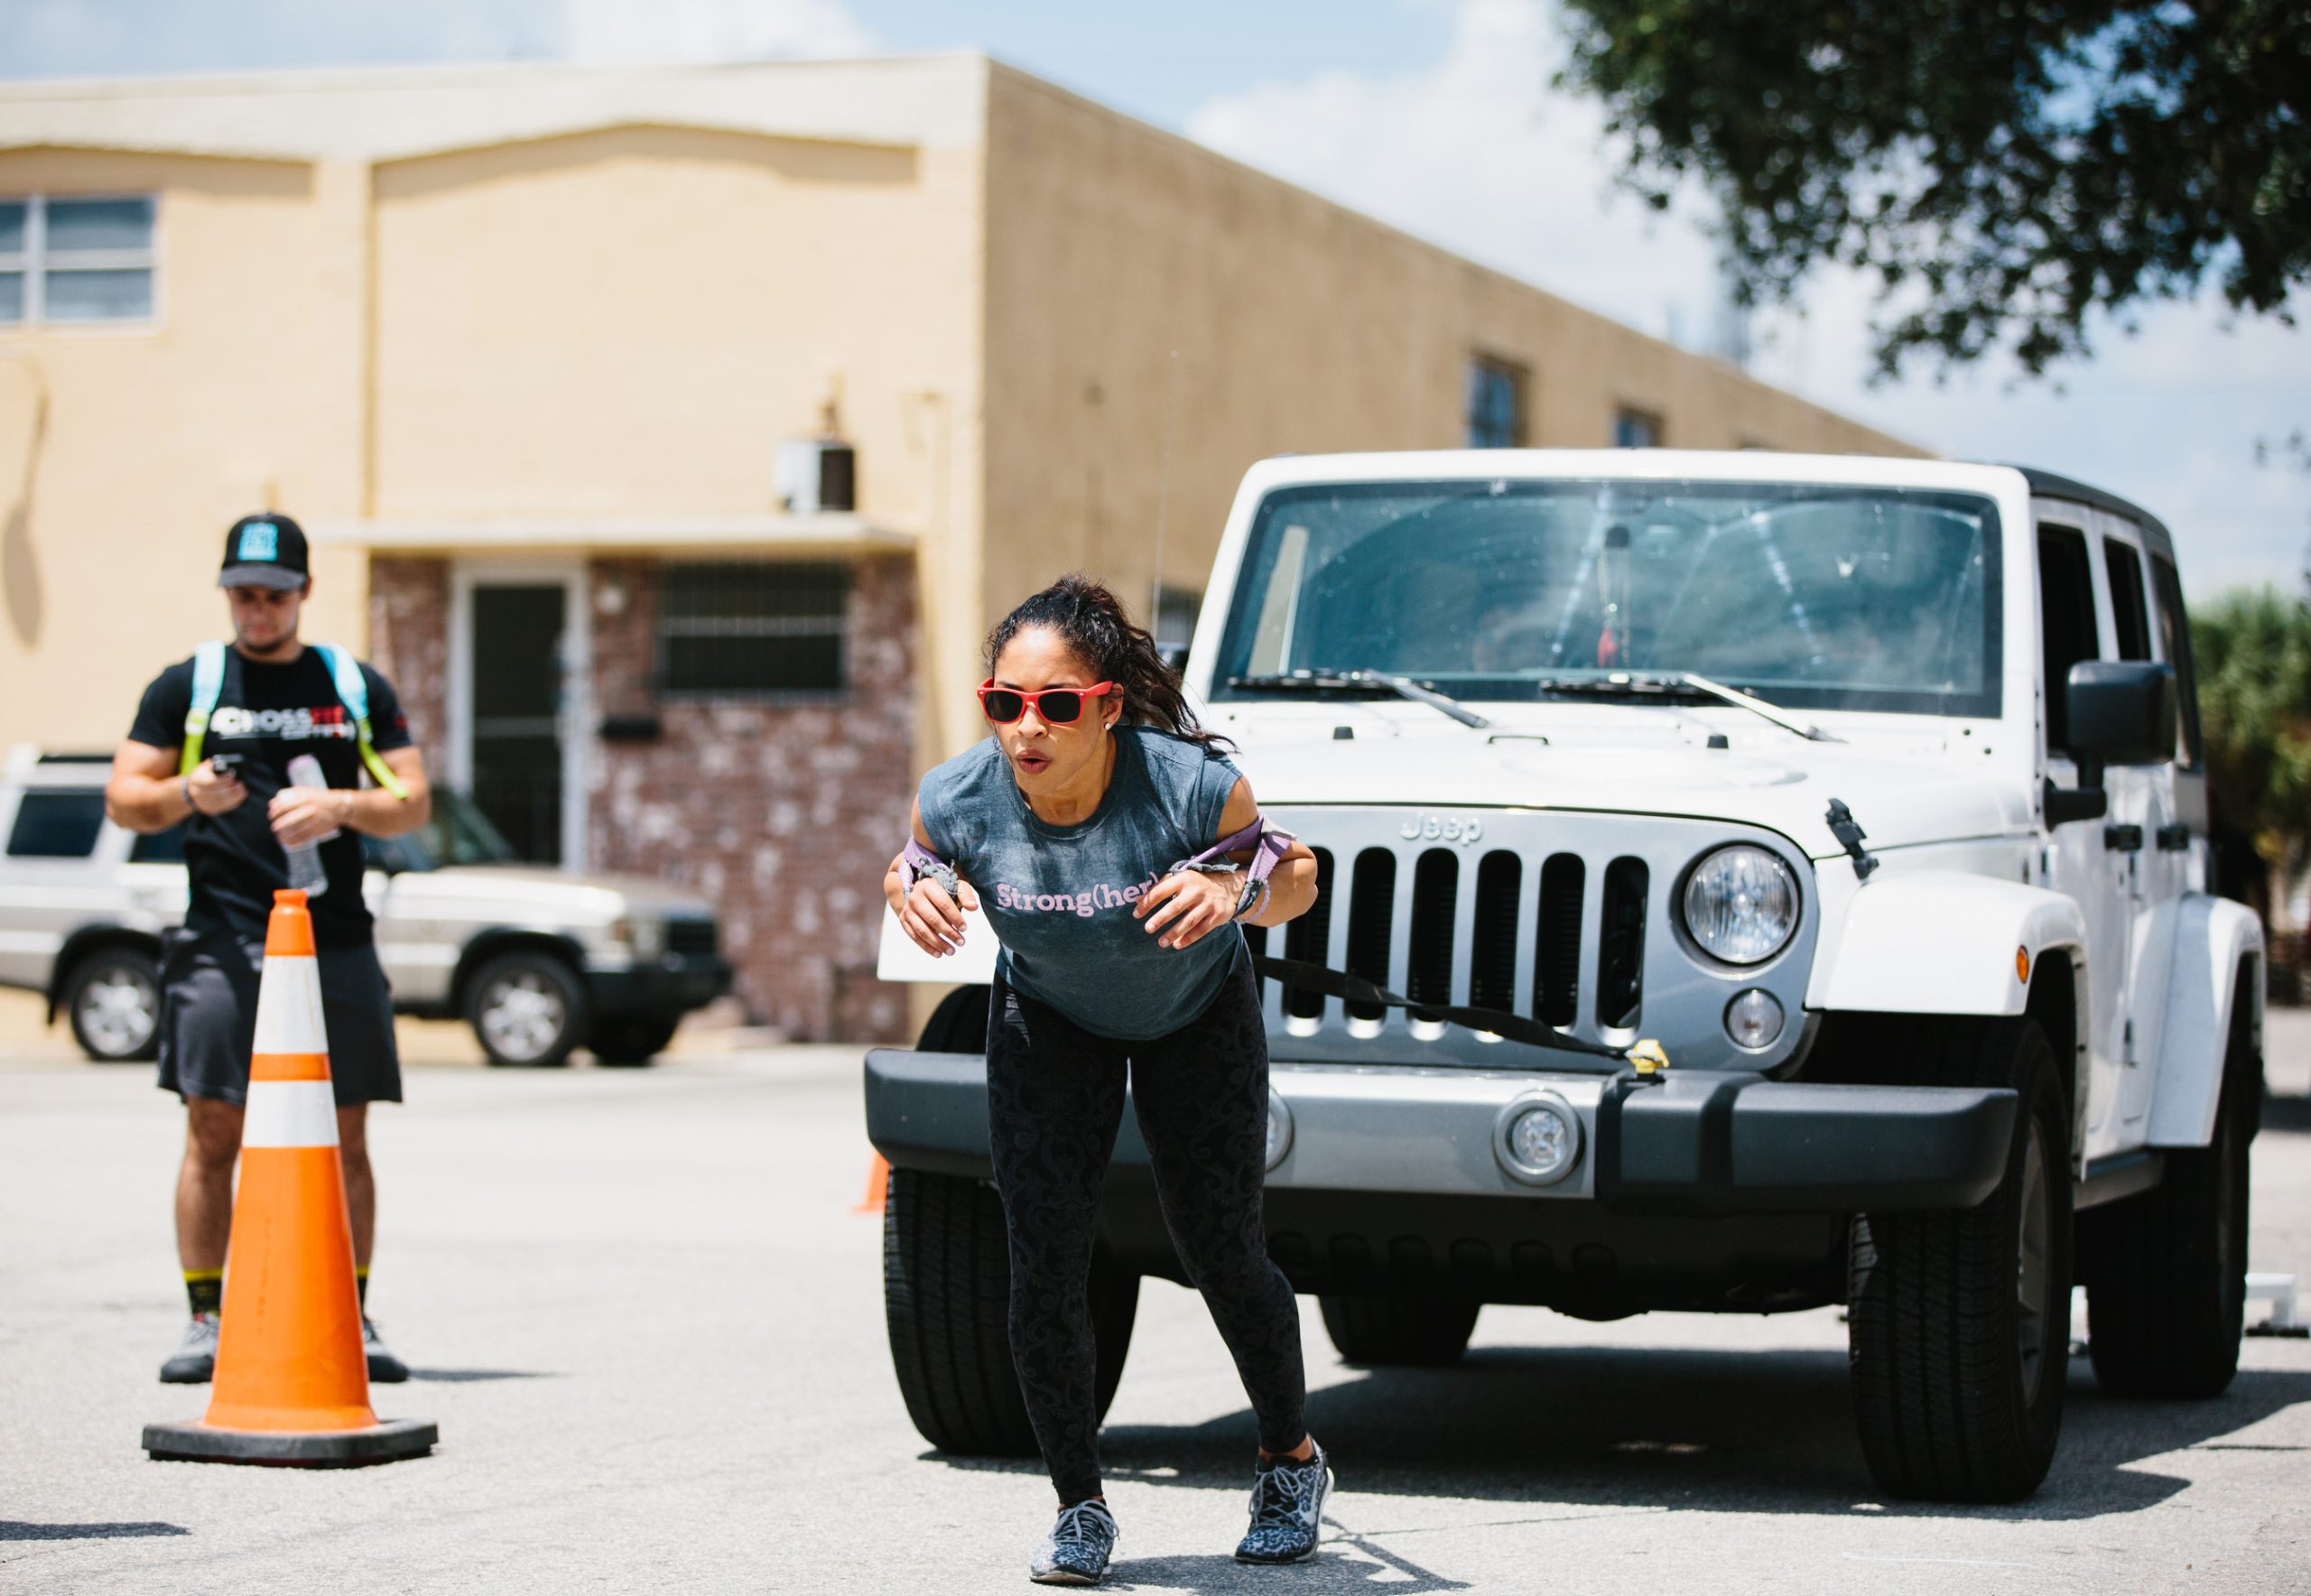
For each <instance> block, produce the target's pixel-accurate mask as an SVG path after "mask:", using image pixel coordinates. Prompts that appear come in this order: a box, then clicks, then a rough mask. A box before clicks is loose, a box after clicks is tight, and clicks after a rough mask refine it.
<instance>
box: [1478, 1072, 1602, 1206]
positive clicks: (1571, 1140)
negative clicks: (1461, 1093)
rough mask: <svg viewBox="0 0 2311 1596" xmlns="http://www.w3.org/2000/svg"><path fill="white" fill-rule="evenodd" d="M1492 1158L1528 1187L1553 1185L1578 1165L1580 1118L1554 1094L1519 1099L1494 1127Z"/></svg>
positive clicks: (1501, 1113)
mask: <svg viewBox="0 0 2311 1596" xmlns="http://www.w3.org/2000/svg"><path fill="white" fill-rule="evenodd" d="M1492 1155H1493V1156H1494V1157H1495V1158H1497V1159H1499V1161H1500V1166H1501V1167H1502V1168H1503V1169H1505V1170H1507V1171H1508V1173H1509V1174H1512V1175H1514V1176H1515V1177H1516V1178H1517V1179H1518V1180H1520V1181H1523V1182H1525V1183H1527V1185H1534V1186H1548V1185H1554V1184H1555V1183H1557V1182H1558V1181H1561V1180H1563V1179H1564V1177H1565V1176H1566V1175H1568V1174H1572V1173H1573V1165H1577V1164H1579V1163H1580V1162H1581V1117H1580V1116H1579V1115H1578V1114H1575V1113H1574V1112H1573V1105H1572V1104H1570V1103H1568V1102H1566V1101H1565V1100H1564V1099H1563V1098H1561V1097H1559V1096H1557V1095H1556V1093H1555V1092H1553V1091H1544V1092H1536V1093H1534V1094H1533V1095H1532V1096H1530V1097H1521V1098H1518V1099H1517V1100H1516V1101H1515V1102H1513V1103H1510V1104H1509V1105H1508V1107H1507V1108H1505V1109H1502V1110H1501V1111H1500V1118H1499V1119H1498V1120H1496V1121H1495V1122H1494V1124H1493V1132H1492Z"/></svg>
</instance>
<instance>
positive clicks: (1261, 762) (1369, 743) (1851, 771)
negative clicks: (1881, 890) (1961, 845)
mask: <svg viewBox="0 0 2311 1596" xmlns="http://www.w3.org/2000/svg"><path fill="white" fill-rule="evenodd" d="M1229 719H1233V720H1234V721H1235V724H1233V725H1225V726H1224V729H1225V730H1226V731H1227V732H1228V734H1229V735H1230V736H1231V737H1234V738H1237V739H1238V740H1239V742H1241V744H1242V745H1243V760H1242V763H1243V764H1244V766H1245V768H1246V770H1247V772H1248V774H1249V775H1250V776H1251V778H1252V784H1253V788H1254V790H1255V791H1256V792H1257V793H1258V796H1259V800H1260V803H1262V805H1263V806H1276V807H1285V806H1290V807H1298V806H1301V805H1309V804H1325V805H1360V806H1367V805H1385V806H1388V807H1404V808H1413V809H1421V810H1427V811H1433V812H1435V813H1436V814H1437V815H1438V816H1439V817H1440V818H1452V816H1453V815H1454V814H1455V813H1457V812H1462V811H1466V810H1471V809H1493V808H1517V809H1558V810H1579V811H1589V812H1608V813H1617V814H1658V815H1675V816H1682V817H1690V818H1700V819H1709V820H1723V821H1734V822H1737V823H1744V824H1750V825H1758V826H1763V827H1766V828H1768V829H1769V830H1775V831H1778V832H1780V833H1781V834H1782V835H1783V836H1785V837H1787V838H1788V839H1790V840H1792V841H1793V842H1795V843H1796V844H1797V845H1798V846H1799V847H1800V848H1802V849H1805V852H1806V854H1807V855H1808V856H1809V857H1811V858H1830V857H1833V856H1834V855H1836V854H1839V853H1841V852H1842V851H1843V850H1842V848H1841V847H1840V845H1839V843H1838V841H1837V840H1836V839H1835V838H1833V836H1832V835H1831V834H1830V830H1829V827H1828V825H1827V824H1826V823H1825V821H1824V814H1825V813H1826V812H1827V810H1828V808H1829V803H1830V800H1831V799H1833V798H1835V799H1839V800H1842V802H1843V803H1845V804H1846V806H1847V807H1848V808H1849V809H1851V810H1852V812H1853V816H1854V819H1855V820H1856V821H1859V822H1860V823H1861V827H1862V829H1863V830H1864V831H1866V832H1867V833H1868V834H1869V838H1868V841H1867V843H1866V844H1865V846H1867V847H1869V848H1871V849H1884V848H1900V847H1904V846H1907V845H1915V844H1919V843H1928V842H1944V841H1951V840H1957V839H1961V838H1969V837H1990V836H1998V835H2001V834H2009V833H2012V832H2014V831H2018V830H2026V829H2028V827H2030V826H2032V825H2034V824H2035V823H2036V821H2035V819H2034V817H2033V815H2032V814H2031V812H2030V810H2029V807H2028V801H2027V795H2026V794H2025V793H2021V792H2018V791H2016V790H2015V786H2014V784H2013V783H2012V782H2011V781H2010V780H2000V779H1997V778H1996V777H1994V776H1992V775H1988V774H1985V775H1973V774H1972V773H1971V772H1969V771H1967V770H1966V769H1965V767H1964V766H1963V765H1962V764H1959V763H1958V762H1957V760H1956V759H1955V758H1954V756H1952V755H1950V754H1947V753H1944V752H1941V751H1939V749H1938V748H1935V749H1928V748H1925V747H1918V746H1917V745H1915V744H1913V745H1911V746H1909V747H1895V748H1891V749H1889V747H1886V746H1885V745H1883V744H1881V743H1878V742H1874V741H1873V742H1868V743H1829V742H1820V743H1816V742H1806V741H1804V740H1801V739H1799V738H1796V737H1790V736H1785V735H1782V734H1779V733H1776V732H1772V731H1769V730H1768V731H1767V732H1766V733H1765V734H1764V735H1762V736H1746V735H1737V736H1736V737H1735V738H1733V739H1732V740H1733V747H1729V748H1710V747H1706V746H1705V744H1704V742H1703V733H1705V731H1706V730H1707V729H1709V728H1688V729H1689V730H1690V731H1691V735H1689V736H1688V735H1667V736H1664V735H1661V734H1659V733H1654V734H1653V735H1649V736H1648V735H1646V734H1645V733H1644V732H1642V731H1638V732H1636V733H1635V734H1633V735H1627V736H1613V737H1609V738H1601V739H1600V738H1594V737H1593V736H1592V737H1591V738H1581V736H1580V734H1579V733H1578V732H1577V731H1576V732H1573V733H1571V734H1570V735H1568V734H1566V733H1565V732H1564V731H1562V730H1560V729H1559V728H1551V729H1550V730H1548V731H1547V732H1545V733H1544V732H1541V731H1538V730H1534V729H1528V728H1524V727H1521V726H1512V725H1509V724H1506V723H1504V724H1502V725H1499V726H1497V727H1495V728H1492V729H1491V730H1490V732H1487V731H1480V730H1473V729H1468V728H1456V727H1453V726H1452V725H1451V724H1449V723H1445V722H1442V721H1440V722H1439V724H1438V726H1437V728H1435V729H1434V731H1432V730H1430V729H1429V728H1425V727H1422V728H1413V727H1409V726H1406V727H1399V728H1397V734H1396V735H1387V734H1384V735H1382V736H1380V737H1369V736H1366V735H1362V731H1363V729H1364V728H1360V736H1359V737H1358V738H1356V739H1355V740H1352V741H1334V740H1331V726H1330V725H1329V724H1326V725H1325V726H1323V727H1322V728H1318V730H1317V731H1316V732H1315V733H1314V735H1311V734H1310V732H1309V731H1308V730H1307V729H1306V728H1303V727H1299V726H1289V725H1275V724H1272V723H1267V722H1266V720H1265V718H1262V719H1259V720H1254V719H1253V718H1251V717H1248V716H1246V717H1240V718H1238V717H1230V718H1229ZM1332 719H1341V718H1340V717H1337V716H1335V717H1332ZM1984 763H1986V764H1987V763H1988V761H1987V760H1985V761H1984Z"/></svg>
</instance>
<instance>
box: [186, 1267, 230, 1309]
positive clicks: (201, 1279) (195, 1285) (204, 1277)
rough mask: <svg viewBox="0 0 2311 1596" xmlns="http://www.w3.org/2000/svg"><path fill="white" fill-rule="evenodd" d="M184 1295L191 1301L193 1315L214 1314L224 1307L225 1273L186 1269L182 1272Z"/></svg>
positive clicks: (219, 1270) (214, 1270) (218, 1270)
mask: <svg viewBox="0 0 2311 1596" xmlns="http://www.w3.org/2000/svg"><path fill="white" fill-rule="evenodd" d="M184 1294H185V1295H186V1296H187V1297H188V1298H190V1300H191V1303H192V1311H193V1312H194V1313H216V1312H217V1311H218V1309H220V1308H222V1307H223V1306H224V1305H225V1271H224V1270H222V1269H187V1270H186V1271H185V1272H184Z"/></svg>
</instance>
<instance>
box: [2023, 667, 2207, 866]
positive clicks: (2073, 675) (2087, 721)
mask: <svg viewBox="0 0 2311 1596" xmlns="http://www.w3.org/2000/svg"><path fill="white" fill-rule="evenodd" d="M2064 690H2065V694H2066V702H2067V706H2068V709H2069V711H2070V713H2069V719H2070V738H2069V741H2070V747H2069V748H2068V750H2067V752H2068V753H2069V755H2070V756H2071V758H2072V759H2073V760H2074V761H2075V762H2076V763H2077V766H2078V785H2076V786H2075V787H2057V786H2056V785H2055V784H2053V783H2052V782H2048V783H2047V784H2046V824H2047V825H2049V826H2059V825H2065V824H2067V823H2068V822H2070V821H2092V820H2100V819H2101V818H2102V815H2103V814H2104V813H2105V812H2107V811H2108V810H2109V808H2110V799H2109V796H2108V795H2107V794H2106V793H2104V792H2103V790H2102V771H2103V769H2104V767H2105V766H2112V765H2164V764H2166V763H2167V761H2169V760H2171V759H2172V758H2174V757H2175V717H2176V695H2175V673H2174V670H2173V669H2172V667H2170V666H2167V665H2161V664H2154V663H2150V662H2149V661H2148V660H2081V661H2079V662H2078V663H2076V664H2074V665H2073V666H2071V668H2070V679H2069V680H2068V681H2067V682H2065V683H2064Z"/></svg>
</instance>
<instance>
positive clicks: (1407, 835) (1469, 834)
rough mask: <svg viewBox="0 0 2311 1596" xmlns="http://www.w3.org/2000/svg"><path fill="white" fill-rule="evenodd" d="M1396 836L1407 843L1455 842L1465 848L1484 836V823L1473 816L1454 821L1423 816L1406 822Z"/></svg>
mask: <svg viewBox="0 0 2311 1596" xmlns="http://www.w3.org/2000/svg"><path fill="white" fill-rule="evenodd" d="M1397 834H1398V835H1399V836H1401V837H1402V838H1403V839H1404V840H1406V841H1407V842H1439V841H1442V842H1457V843H1459V844H1460V845H1461V846H1462V847H1463V848H1467V847H1469V846H1471V844H1473V843H1474V842H1475V841H1476V840H1477V839H1478V838H1480V837H1481V836H1483V835H1484V822H1483V821H1480V820H1478V819H1477V818H1476V817H1475V816H1474V815H1471V816H1470V817H1469V818H1468V819H1467V820H1464V821H1456V820H1454V819H1452V817H1451V816H1449V815H1434V814H1425V815H1422V816H1421V817H1420V818H1419V819H1418V820H1408V821H1406V822H1405V823H1404V825H1403V827H1402V829H1401V830H1399V831H1398V833H1397Z"/></svg>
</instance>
